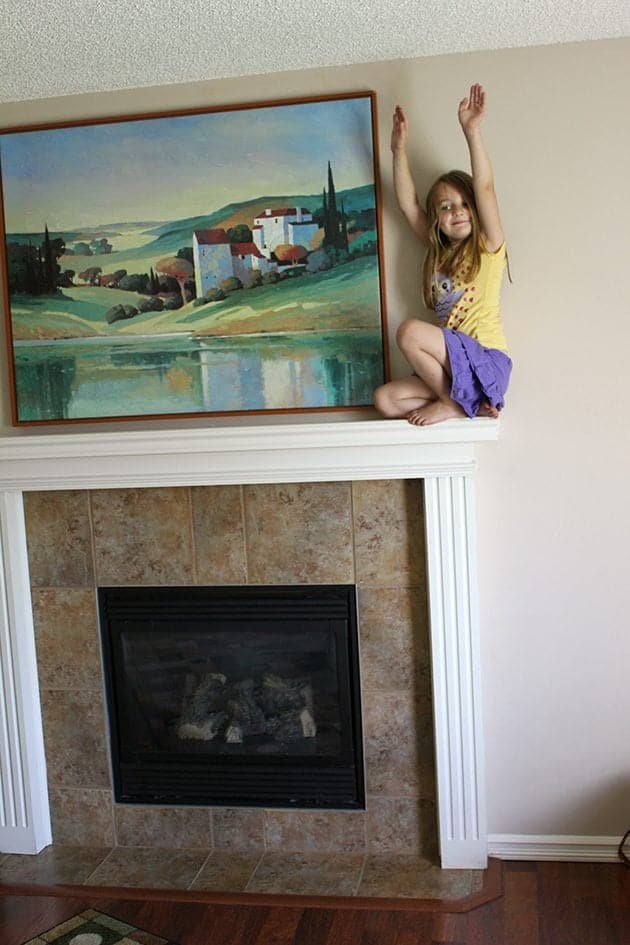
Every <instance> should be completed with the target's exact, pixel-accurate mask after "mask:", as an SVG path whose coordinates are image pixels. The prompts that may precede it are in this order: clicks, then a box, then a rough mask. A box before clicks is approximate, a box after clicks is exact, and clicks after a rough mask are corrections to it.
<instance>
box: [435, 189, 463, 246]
mask: <svg viewBox="0 0 630 945" xmlns="http://www.w3.org/2000/svg"><path fill="white" fill-rule="evenodd" d="M435 212H436V214H437V218H438V224H439V227H440V229H441V231H442V233H444V236H446V237H447V238H448V239H449V240H450V241H451V243H458V242H459V241H460V240H465V239H468V237H469V236H470V234H471V232H472V223H471V213H470V207H469V206H468V203H467V202H466V199H465V198H464V196H463V194H461V193H460V192H459V190H456V189H455V187H451V185H450V184H440V186H439V187H438V189H437V190H436V192H435Z"/></svg>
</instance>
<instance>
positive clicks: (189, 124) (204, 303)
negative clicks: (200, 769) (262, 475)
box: [0, 91, 388, 425]
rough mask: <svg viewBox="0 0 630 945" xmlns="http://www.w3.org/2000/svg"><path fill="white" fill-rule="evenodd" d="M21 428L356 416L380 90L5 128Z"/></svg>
mask: <svg viewBox="0 0 630 945" xmlns="http://www.w3.org/2000/svg"><path fill="white" fill-rule="evenodd" d="M0 167H1V199H2V215H1V217H2V223H1V225H2V233H1V237H2V238H1V240H0V243H1V247H0V248H1V255H2V260H1V261H2V266H3V270H4V286H5V311H6V326H7V342H8V344H7V350H8V355H9V372H10V383H11V398H12V415H13V423H14V424H15V425H25V424H49V423H59V422H64V423H65V422H82V421H83V422H85V421H98V420H123V419H124V420H131V419H146V418H148V417H152V418H157V417H160V418H163V417H175V416H198V415H199V416H210V415H231V414H234V415H239V414H249V413H279V412H291V411H296V412H303V411H324V410H346V409H354V408H361V407H366V406H368V405H370V404H371V402H372V393H373V390H374V388H375V387H376V386H377V385H378V384H380V383H382V382H383V381H384V380H386V379H387V373H388V370H387V349H386V342H385V338H386V331H385V308H384V284H383V265H382V248H381V226H380V192H379V177H378V161H377V149H376V116H375V94H374V92H370V91H366V92H355V93H350V94H340V95H330V96H318V97H313V98H303V99H291V100H287V101H273V102H262V103H251V104H243V105H236V106H228V107H220V108H219V107H213V108H206V109H194V110H187V111H178V112H169V113H164V114H151V115H133V116H126V117H117V118H113V119H112V118H108V119H98V120H89V121H80V122H69V123H55V124H50V125H39V126H35V127H25V128H13V129H4V130H2V131H0Z"/></svg>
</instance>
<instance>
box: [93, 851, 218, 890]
mask: <svg viewBox="0 0 630 945" xmlns="http://www.w3.org/2000/svg"><path fill="white" fill-rule="evenodd" d="M207 856H208V851H207V850H173V849H164V850H161V849H157V848H151V849H144V848H142V849H141V848H137V847H136V848H134V847H117V848H116V849H115V850H114V851H113V852H112V853H111V855H110V856H109V857H108V858H107V860H105V861H104V862H103V863H102V864H101V865H100V866H99V867H98V869H96V870H95V871H94V872H93V873H92V875H91V876H90V885H93V886H133V887H135V888H138V887H146V888H147V889H188V887H189V886H190V884H191V883H192V881H193V880H194V879H195V877H196V876H197V874H198V873H199V870H200V869H201V867H202V866H203V864H204V862H205V860H206V859H207Z"/></svg>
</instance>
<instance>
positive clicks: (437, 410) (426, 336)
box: [396, 318, 466, 426]
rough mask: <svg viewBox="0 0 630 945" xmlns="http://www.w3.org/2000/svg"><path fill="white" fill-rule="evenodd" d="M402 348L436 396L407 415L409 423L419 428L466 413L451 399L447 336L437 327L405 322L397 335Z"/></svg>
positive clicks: (414, 321)
mask: <svg viewBox="0 0 630 945" xmlns="http://www.w3.org/2000/svg"><path fill="white" fill-rule="evenodd" d="M396 341H397V343H398V347H399V348H400V350H401V351H402V353H403V354H404V356H405V358H406V359H407V361H408V362H409V364H410V365H411V366H412V368H413V369H414V371H415V372H416V374H417V375H418V379H419V380H421V381H422V382H423V383H424V384H425V385H426V387H427V388H428V390H429V391H430V392H431V394H432V397H431V398H429V399H428V400H427V401H426V403H424V404H419V405H418V406H416V407H413V408H412V409H411V410H410V411H409V413H407V419H408V420H409V423H413V424H416V425H418V426H424V425H425V424H430V423H438V422H439V421H440V420H448V419H450V418H454V417H465V416H466V412H465V411H464V409H463V408H462V407H460V406H459V404H457V403H455V401H454V400H451V371H450V363H449V359H448V351H447V350H446V342H445V341H444V333H443V331H442V330H441V329H440V328H436V326H435V325H429V324H427V323H426V322H421V321H418V320H417V319H415V318H411V319H408V320H407V321H405V322H403V323H402V325H401V326H400V328H399V329H398V333H397V336H396Z"/></svg>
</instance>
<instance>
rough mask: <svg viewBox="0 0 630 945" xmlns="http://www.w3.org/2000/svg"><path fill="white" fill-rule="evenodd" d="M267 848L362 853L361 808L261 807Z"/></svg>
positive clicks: (362, 821)
mask: <svg viewBox="0 0 630 945" xmlns="http://www.w3.org/2000/svg"><path fill="white" fill-rule="evenodd" d="M265 836H266V846H267V850H268V851H271V852H274V851H278V852H279V851H283V852H285V853H324V852H339V853H364V852H365V850H366V837H365V812H364V811H334V810H327V811H308V810H300V811H285V810H267V811H265Z"/></svg>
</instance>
